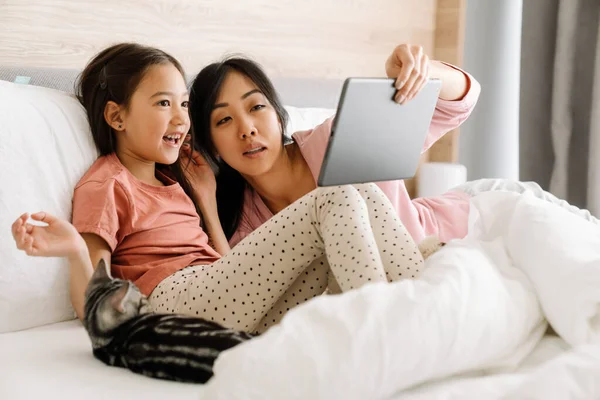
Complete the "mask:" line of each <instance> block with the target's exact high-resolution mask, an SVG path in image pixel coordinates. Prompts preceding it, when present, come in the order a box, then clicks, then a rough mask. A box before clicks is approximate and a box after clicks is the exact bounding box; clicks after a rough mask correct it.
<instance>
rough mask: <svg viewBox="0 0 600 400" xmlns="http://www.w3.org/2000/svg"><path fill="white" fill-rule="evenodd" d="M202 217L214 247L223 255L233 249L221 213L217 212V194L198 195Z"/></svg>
mask: <svg viewBox="0 0 600 400" xmlns="http://www.w3.org/2000/svg"><path fill="white" fill-rule="evenodd" d="M197 197H198V203H199V205H200V210H201V211H202V217H203V221H204V224H205V226H206V230H207V231H208V232H206V233H207V234H208V237H209V238H210V240H211V242H212V244H213V246H214V249H215V250H216V251H217V252H218V253H219V254H221V255H222V256H223V255H225V254H227V252H229V250H230V249H231V248H230V247H229V242H228V241H227V237H226V236H225V232H224V231H223V226H221V220H220V219H219V213H218V212H217V197H216V196H197Z"/></svg>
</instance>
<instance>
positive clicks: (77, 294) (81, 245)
mask: <svg viewBox="0 0 600 400" xmlns="http://www.w3.org/2000/svg"><path fill="white" fill-rule="evenodd" d="M31 219H33V220H35V221H39V222H42V223H44V224H45V225H37V224H36V225H34V224H31V223H29V222H28V220H29V214H27V213H26V214H23V215H21V216H20V217H19V218H17V220H16V221H15V222H14V223H13V225H12V235H13V238H14V240H15V243H16V245H17V248H18V249H20V250H23V251H24V252H25V253H27V255H30V256H35V257H66V258H67V259H68V260H69V266H70V271H69V275H70V279H71V282H70V292H71V303H72V304H73V308H74V309H75V313H76V314H77V316H78V317H79V319H82V318H83V305H84V302H85V289H86V287H87V284H88V282H89V280H90V277H91V276H92V272H93V271H94V267H93V266H94V265H96V264H97V263H98V261H100V258H104V259H105V260H106V261H107V262H108V263H110V258H111V257H110V256H111V252H110V248H109V247H108V244H107V243H106V242H105V241H104V239H102V238H100V236H97V235H94V234H83V235H80V234H79V232H77V229H75V227H74V226H73V225H72V224H71V223H69V222H68V221H66V220H64V219H61V218H58V217H55V216H53V215H51V214H48V213H46V212H43V211H42V212H38V213H35V214H33V215H31Z"/></svg>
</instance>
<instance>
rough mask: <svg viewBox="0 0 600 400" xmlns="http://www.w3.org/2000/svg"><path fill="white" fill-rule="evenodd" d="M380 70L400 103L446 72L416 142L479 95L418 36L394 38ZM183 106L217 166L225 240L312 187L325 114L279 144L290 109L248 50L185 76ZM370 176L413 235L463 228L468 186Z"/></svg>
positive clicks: (432, 136) (465, 111)
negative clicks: (419, 189)
mask: <svg viewBox="0 0 600 400" xmlns="http://www.w3.org/2000/svg"><path fill="white" fill-rule="evenodd" d="M386 72H387V76H388V77H390V78H394V79H396V87H397V88H398V89H399V90H398V93H397V95H396V101H397V102H399V103H404V102H406V101H410V100H411V99H412V98H413V97H414V96H415V95H416V94H417V93H418V92H419V91H420V89H421V88H422V87H423V85H424V84H425V82H426V79H427V78H428V77H430V78H438V79H441V80H442V82H443V87H442V90H441V92H440V98H439V100H438V104H437V106H436V109H435V113H434V116H433V120H432V122H431V126H430V131H429V135H428V137H427V139H426V142H425V146H424V149H423V151H425V150H427V149H428V148H429V147H430V146H431V145H432V144H433V143H434V142H435V141H436V140H437V139H439V138H440V137H442V136H443V135H444V134H445V133H446V132H448V131H450V130H452V129H454V128H456V127H458V126H459V125H460V124H461V123H462V122H463V121H464V120H466V119H467V118H468V116H469V115H470V113H471V111H472V110H473V108H474V106H475V103H476V101H477V98H478V96H479V91H480V88H479V84H478V83H477V81H476V80H475V79H474V78H473V77H471V76H470V75H468V74H466V73H465V72H462V71H461V70H459V69H457V68H455V67H451V66H449V65H446V64H443V63H441V62H438V61H429V59H428V57H427V56H426V55H425V54H424V53H423V49H422V48H421V47H419V46H411V45H400V46H398V47H397V48H396V49H395V50H394V52H393V53H392V55H391V56H390V57H389V58H388V60H387V63H386ZM190 115H191V117H192V124H193V127H194V130H195V132H196V135H197V140H198V142H197V145H198V149H199V150H200V151H201V152H203V155H204V156H205V158H207V159H208V160H209V162H212V163H214V164H216V165H218V166H219V174H218V176H217V203H218V210H219V216H220V220H221V222H222V223H223V225H224V230H225V234H226V236H227V238H228V239H229V241H230V244H231V245H232V246H234V245H235V244H236V243H238V242H239V241H240V240H241V239H243V238H244V237H245V236H247V235H248V234H249V233H250V232H253V231H254V230H255V229H257V228H258V227H259V226H261V225H262V224H263V223H264V222H265V221H267V220H268V219H269V218H271V217H273V215H274V214H276V213H277V212H279V211H281V210H282V209H284V208H285V207H287V206H288V205H289V204H291V203H293V202H294V201H296V200H297V199H299V198H300V197H302V196H304V195H305V194H306V193H309V192H310V191H311V190H314V189H315V188H316V187H317V184H316V181H317V178H318V175H319V171H320V168H321V163H322V161H323V156H324V154H325V150H326V148H327V143H328V139H329V135H330V134H331V125H332V118H330V119H328V120H327V121H325V122H324V123H322V124H321V125H319V126H317V127H316V128H314V129H312V130H309V131H304V132H296V133H294V134H293V135H292V138H293V142H292V143H291V144H288V145H284V134H285V132H284V128H285V126H286V122H287V114H286V112H285V109H284V107H283V105H282V104H281V102H280V100H279V98H278V96H277V93H276V92H275V90H274V88H273V85H272V84H271V81H270V80H269V78H268V77H267V76H266V74H265V73H264V72H263V71H262V69H261V68H260V66H258V65H257V64H256V63H254V62H252V61H251V60H248V59H245V58H229V59H226V60H224V61H222V62H217V63H214V64H211V65H209V66H207V67H205V68H204V69H202V71H200V73H199V74H198V75H197V77H196V79H195V80H194V82H193V84H192V88H191V93H190ZM377 185H378V186H379V187H380V188H381V189H382V190H383V192H384V193H385V194H386V195H387V197H388V198H389V200H390V201H391V202H392V204H393V207H394V209H395V214H396V215H397V216H399V217H400V219H401V220H402V222H403V223H404V225H406V227H407V229H408V231H409V232H410V234H411V235H412V237H413V238H414V240H415V241H416V242H421V241H422V240H423V239H424V238H425V237H426V236H430V235H438V236H439V238H440V239H441V240H442V241H447V240H450V239H452V238H455V237H461V236H464V235H465V234H466V229H467V218H466V217H467V215H468V206H469V196H468V195H467V194H465V193H462V192H451V193H448V194H446V195H443V196H440V197H435V198H421V199H415V200H412V201H411V199H410V197H409V195H408V192H407V190H406V187H405V186H404V182H403V181H400V180H399V181H389V182H379V183H377Z"/></svg>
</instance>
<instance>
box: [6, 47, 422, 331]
mask: <svg viewBox="0 0 600 400" xmlns="http://www.w3.org/2000/svg"><path fill="white" fill-rule="evenodd" d="M78 93H79V98H80V101H81V103H82V104H83V106H84V107H85V109H86V112H87V114H88V118H89V121H90V125H91V130H92V135H93V138H94V141H95V143H96V146H97V148H98V150H99V152H100V157H99V158H98V160H97V161H96V162H95V163H94V164H93V165H92V167H91V168H90V169H89V170H88V172H87V173H86V174H85V175H84V176H83V177H82V179H81V181H80V182H79V183H78V184H77V186H76V188H75V191H74V195H73V224H72V225H71V224H69V223H68V222H67V221H63V220H59V219H57V218H55V217H53V216H52V215H50V214H48V213H45V212H40V213H36V214H33V215H32V216H31V217H32V218H33V219H34V220H37V221H42V222H45V223H46V224H47V225H45V226H34V225H32V224H30V223H28V222H27V220H28V217H29V216H28V214H24V215H22V216H21V217H20V218H18V219H17V220H16V221H15V223H14V224H13V226H12V233H13V236H14V239H15V241H16V243H17V247H18V248H19V249H22V250H24V251H26V252H27V254H29V255H34V256H66V257H68V259H69V261H70V277H71V300H72V303H73V306H74V308H75V311H76V312H77V314H78V316H79V317H80V318H81V317H82V310H83V301H84V291H85V287H86V285H87V282H88V280H89V278H90V276H91V274H92V272H93V266H95V265H97V264H98V262H99V260H100V259H104V260H106V261H107V262H108V263H109V265H111V271H112V273H113V274H114V275H115V276H116V277H119V278H122V279H129V280H132V281H133V282H134V283H135V284H136V285H137V286H138V287H139V288H140V290H141V291H142V292H143V293H144V294H146V295H148V296H149V300H150V303H151V305H152V307H153V308H154V309H155V311H158V312H175V313H184V314H190V315H198V316H201V317H204V318H207V319H211V320H213V321H217V322H219V323H221V324H223V325H225V326H228V327H232V328H236V329H245V330H250V331H256V330H264V329H266V328H267V327H268V326H269V325H270V324H273V323H275V322H277V321H278V320H279V319H280V318H281V317H282V316H283V314H284V313H285V312H286V311H287V310H289V309H290V308H291V307H292V306H295V305H297V304H300V303H302V302H304V301H306V300H308V299H310V298H312V297H314V296H317V295H319V294H322V293H323V291H324V289H325V286H326V283H327V278H328V273H329V272H331V273H332V274H333V276H334V277H335V279H336V281H337V282H338V283H339V286H340V288H341V290H343V291H347V290H351V289H353V288H356V287H359V286H361V285H364V284H366V283H368V282H381V281H393V280H398V279H402V278H412V277H416V276H417V275H418V273H419V268H420V267H421V265H422V263H423V259H422V257H421V254H420V253H419V251H418V249H417V247H416V245H415V243H414V242H413V241H412V239H411V238H410V235H409V234H408V232H407V231H406V229H405V228H404V226H403V225H402V224H401V223H400V221H399V219H398V218H397V217H396V216H395V212H394V211H393V209H392V207H391V204H390V203H389V202H388V200H387V199H386V197H385V195H383V194H382V192H381V191H380V190H379V189H378V188H377V187H376V186H374V185H362V186H359V187H357V188H355V187H353V186H344V187H333V188H327V189H317V190H314V191H311V192H310V193H308V194H307V195H306V196H303V197H301V198H299V199H298V201H296V202H294V203H293V204H291V205H290V206H289V207H287V208H286V209H284V210H281V212H279V213H278V215H277V216H275V217H274V218H272V219H271V220H270V221H269V222H267V223H265V224H264V225H262V226H261V227H260V228H259V229H257V230H256V231H255V232H253V233H252V234H251V235H249V236H248V237H247V238H246V239H245V240H243V241H242V242H240V243H239V244H238V245H237V246H236V248H235V249H234V250H231V251H230V250H229V245H228V243H227V240H226V238H225V235H224V233H223V230H222V228H221V223H220V221H219V216H218V213H217V206H216V197H215V192H216V183H215V177H214V174H213V173H212V170H211V169H210V167H209V166H208V164H207V163H206V162H205V161H204V159H203V158H202V157H201V156H200V154H199V153H197V152H192V151H191V149H192V148H193V143H194V135H193V134H191V132H190V133H188V131H189V128H190V120H189V117H188V93H187V88H186V84H185V81H184V73H183V69H182V68H181V66H180V64H179V63H178V62H177V60H175V59H174V58H173V57H171V56H170V55H168V54H166V53H164V52H163V51H160V50H157V49H154V48H150V47H145V46H140V45H137V44H119V45H115V46H112V47H110V48H108V49H106V50H104V51H102V52H100V53H99V54H98V55H96V56H95V57H94V58H93V59H92V60H91V61H90V63H89V64H88V65H87V66H86V68H85V70H84V71H83V73H82V75H81V77H80V80H79V85H78ZM254 97H258V96H257V95H254V96H253V98H254ZM268 122H269V123H271V124H275V125H277V124H278V123H279V122H280V121H278V120H277V118H276V116H275V115H274V114H273V116H272V118H271V119H270V120H268ZM186 135H189V142H190V143H189V144H187V143H186V144H184V142H185V138H186ZM199 213H200V214H199ZM199 215H202V224H201V220H200V216H199ZM201 225H202V226H205V227H206V229H207V233H208V234H209V236H210V238H211V239H212V242H213V244H214V249H213V248H212V247H211V246H209V239H208V236H207V234H206V233H205V231H204V230H203V229H202V227H201ZM215 250H216V251H215ZM323 256H325V257H326V258H323V260H322V261H320V262H315V260H319V259H321V257H323Z"/></svg>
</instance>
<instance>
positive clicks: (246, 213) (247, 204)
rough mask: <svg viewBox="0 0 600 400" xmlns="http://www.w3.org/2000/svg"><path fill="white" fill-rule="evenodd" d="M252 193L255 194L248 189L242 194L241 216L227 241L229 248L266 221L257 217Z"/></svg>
mask: <svg viewBox="0 0 600 400" xmlns="http://www.w3.org/2000/svg"><path fill="white" fill-rule="evenodd" d="M254 193H255V192H253V191H251V190H248V189H246V191H245V192H244V208H243V210H242V216H241V217H240V223H239V224H238V227H237V229H236V231H235V232H234V233H233V235H232V236H231V239H229V246H230V247H231V248H233V247H234V246H235V245H236V244H238V243H239V242H241V241H242V240H244V238H245V237H246V236H248V235H249V234H251V233H252V232H254V230H255V229H256V228H258V227H259V226H261V225H262V224H263V223H264V222H266V221H267V219H268V218H262V216H260V215H259V213H258V209H257V207H256V206H255V204H254Z"/></svg>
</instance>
